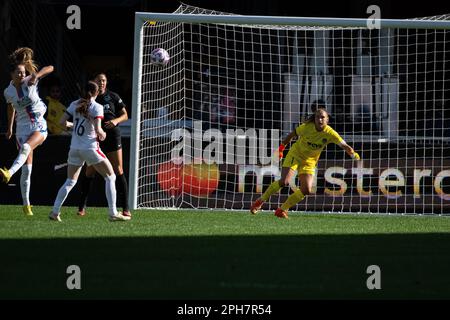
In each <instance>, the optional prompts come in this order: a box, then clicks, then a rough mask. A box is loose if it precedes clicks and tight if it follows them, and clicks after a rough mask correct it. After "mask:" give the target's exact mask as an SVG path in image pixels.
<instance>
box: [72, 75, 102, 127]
mask: <svg viewBox="0 0 450 320" xmlns="http://www.w3.org/2000/svg"><path fill="white" fill-rule="evenodd" d="M77 88H78V91H79V93H80V97H81V99H80V100H79V101H78V107H77V110H76V111H77V112H78V113H79V114H81V115H83V117H85V118H87V117H88V109H89V105H90V104H91V99H92V98H93V97H95V96H96V95H97V94H98V85H97V84H96V83H95V82H94V81H89V82H87V83H86V85H85V86H84V88H81V87H80V85H79V84H78V83H77Z"/></svg>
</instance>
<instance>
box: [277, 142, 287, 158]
mask: <svg viewBox="0 0 450 320" xmlns="http://www.w3.org/2000/svg"><path fill="white" fill-rule="evenodd" d="M284 149H286V147H285V145H284V144H281V145H280V146H279V147H278V158H279V159H280V160H281V159H282V158H283V151H284Z"/></svg>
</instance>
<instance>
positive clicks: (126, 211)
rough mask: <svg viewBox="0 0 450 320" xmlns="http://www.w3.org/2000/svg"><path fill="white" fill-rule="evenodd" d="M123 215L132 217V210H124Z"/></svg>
mask: <svg viewBox="0 0 450 320" xmlns="http://www.w3.org/2000/svg"><path fill="white" fill-rule="evenodd" d="M122 215H123V216H125V217H131V212H130V210H123V211H122Z"/></svg>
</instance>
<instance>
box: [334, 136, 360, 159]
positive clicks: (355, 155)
mask: <svg viewBox="0 0 450 320" xmlns="http://www.w3.org/2000/svg"><path fill="white" fill-rule="evenodd" d="M339 146H340V147H341V148H342V149H343V150H344V151H345V152H346V153H347V154H348V155H349V156H350V157H351V158H352V159H355V160H359V159H360V156H359V154H358V153H356V152H355V150H353V148H352V147H350V146H349V145H348V144H347V142H345V141H344V140H342V141H341V143H339Z"/></svg>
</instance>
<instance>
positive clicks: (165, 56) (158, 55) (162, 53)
mask: <svg viewBox="0 0 450 320" xmlns="http://www.w3.org/2000/svg"><path fill="white" fill-rule="evenodd" d="M169 60H170V56H169V53H168V52H167V51H166V50H165V49H163V48H156V49H154V50H153V51H152V53H150V62H151V63H152V64H154V65H156V66H159V67H164V66H166V65H167V64H168V63H169Z"/></svg>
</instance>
